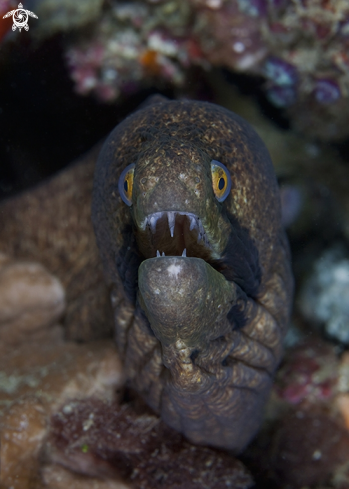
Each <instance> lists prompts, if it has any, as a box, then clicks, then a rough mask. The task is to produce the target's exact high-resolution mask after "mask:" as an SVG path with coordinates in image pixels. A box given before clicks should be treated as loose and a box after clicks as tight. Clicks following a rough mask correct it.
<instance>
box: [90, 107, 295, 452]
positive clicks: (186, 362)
mask: <svg viewBox="0 0 349 489" xmlns="http://www.w3.org/2000/svg"><path fill="white" fill-rule="evenodd" d="M211 160H218V161H220V162H221V163H223V164H224V165H225V166H226V167H227V168H228V170H229V172H230V175H231V179H232V188H231V192H230V195H229V196H228V198H227V199H226V200H225V201H224V202H223V203H219V202H218V201H217V199H216V198H215V195H214V193H213V190H212V179H211V169H210V162H211ZM131 163H135V165H136V166H135V172H134V189H133V196H132V202H133V204H132V206H130V207H128V206H127V205H125V204H124V203H123V202H122V200H121V198H120V196H119V193H118V179H119V176H120V174H121V172H122V170H123V169H124V168H125V167H126V166H127V165H130V164H131ZM160 211H177V212H184V213H185V212H187V213H193V214H195V215H197V216H198V218H199V220H200V222H201V223H202V225H203V228H204V230H205V232H206V242H205V244H204V243H203V241H201V242H200V243H197V239H196V238H197V235H196V234H195V231H190V230H189V220H188V219H187V218H186V217H184V216H181V217H180V218H177V220H176V225H175V230H174V237H173V238H171V236H170V231H169V227H168V225H167V221H166V219H162V220H160V221H159V222H158V224H157V228H156V233H155V234H152V233H151V231H150V228H149V226H146V217H147V216H148V215H149V214H151V213H154V212H160ZM92 217H93V224H94V228H95V232H96V236H97V244H98V246H99V249H100V252H101V255H102V260H103V263H104V269H105V274H106V277H107V279H108V282H109V283H110V284H112V287H113V292H112V305H113V308H114V318H115V326H116V337H117V343H118V346H119V349H120V352H121V355H122V358H123V360H124V365H125V373H126V376H127V379H128V381H129V383H130V385H132V386H133V387H134V388H135V389H136V390H138V391H139V392H140V393H141V395H142V396H143V397H144V398H145V399H146V401H147V402H148V403H149V405H150V406H151V407H152V408H153V409H154V410H155V411H156V412H158V413H159V414H160V415H161V416H162V418H163V419H164V420H165V421H166V422H167V423H168V424H169V425H170V426H172V427H174V428H175V429H177V430H178V431H181V432H182V433H183V434H184V435H185V436H187V437H188V438H189V439H190V440H191V441H193V442H194V443H199V444H209V445H213V446H217V447H223V448H227V449H231V450H234V451H235V452H239V451H241V450H242V449H243V448H244V447H245V446H246V445H247V443H248V442H249V441H250V440H251V438H252V437H253V436H254V434H255V433H256V431H257V429H258V427H259V425H260V422H261V418H262V413H263V405H264V402H265V400H266V398H267V396H268V393H269V390H270V387H271V384H272V378H273V374H274V371H275V369H276V367H277V365H278V363H279V361H280V357H281V354H282V339H283V336H284V334H285V331H286V327H287V322H288V318H289V313H290V305H291V300H292V286H293V283H292V276H291V271H290V264H289V251H288V245H287V240H286V238H285V234H284V231H283V229H282V227H281V224H280V203H279V195H278V188H277V183H276V179H275V175H274V172H273V167H272V163H271V161H270V157H269V155H268V152H267V150H266V148H265V146H264V144H263V142H262V141H261V140H260V138H259V137H258V136H257V134H256V133H255V132H254V130H253V129H252V128H251V127H250V126H249V124H248V123H247V122H246V121H244V120H243V119H241V118H240V117H238V116H237V115H235V114H233V113H232V112H230V111H228V110H225V109H223V108H221V107H218V106H216V105H212V104H208V103H200V102H192V101H185V102H173V101H166V100H161V101H159V100H158V101H157V103H154V104H152V105H149V106H148V107H145V108H143V109H141V110H139V111H137V112H136V113H135V114H133V115H131V116H130V117H128V118H127V119H126V120H125V121H124V122H122V123H121V124H119V125H118V126H117V127H116V128H115V129H114V131H112V133H111V135H110V136H109V138H108V139H107V141H106V143H105V145H104V147H103V149H102V151H101V154H100V156H99V159H98V162H97V166H96V170H95V185H94V193H93V206H92ZM183 248H186V250H187V257H181V254H182V251H183ZM157 250H159V251H160V252H164V253H165V255H166V256H165V257H158V258H157V257H156V251H157ZM168 255H170V256H168Z"/></svg>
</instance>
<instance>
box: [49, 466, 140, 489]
mask: <svg viewBox="0 0 349 489" xmlns="http://www.w3.org/2000/svg"><path fill="white" fill-rule="evenodd" d="M41 476H42V483H43V485H44V487H47V488H49V489H67V488H69V489H131V486H130V485H129V484H125V483H123V482H120V481H115V480H112V479H108V480H101V479H98V478H96V477H90V478H87V477H85V476H84V475H80V474H75V473H74V472H71V471H69V470H67V469H65V468H64V467H62V466H60V465H55V464H49V465H45V466H44V467H43V469H42V470H41Z"/></svg>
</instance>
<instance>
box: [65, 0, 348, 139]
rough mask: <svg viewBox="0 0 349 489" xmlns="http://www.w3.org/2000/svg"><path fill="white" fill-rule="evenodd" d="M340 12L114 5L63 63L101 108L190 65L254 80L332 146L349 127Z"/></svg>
mask: <svg viewBox="0 0 349 489" xmlns="http://www.w3.org/2000/svg"><path fill="white" fill-rule="evenodd" d="M86 8H87V7H86ZM348 14H349V6H348V4H347V2H345V1H338V0H328V1H326V2H324V1H323V0H309V1H304V2H301V1H300V0H292V1H286V0H273V1H271V0H269V1H267V0H224V1H223V0H191V1H190V2H184V1H181V0H167V1H162V2H152V1H148V2H140V1H136V0H135V1H132V2H128V3H117V2H112V3H111V5H110V8H109V10H108V11H100V13H99V16H95V17H96V22H95V25H94V28H93V29H92V30H91V33H90V34H89V35H88V36H86V35H85V34H83V35H82V36H81V38H80V39H79V37H78V38H77V40H75V41H74V42H72V43H71V45H70V47H68V49H67V54H66V57H67V63H68V66H69V71H70V74H71V77H72V78H73V80H74V82H75V86H76V90H77V92H78V93H81V94H86V93H90V92H94V93H95V94H96V95H97V96H98V98H100V99H101V100H103V101H107V102H110V101H112V100H114V99H115V98H117V97H118V96H119V95H120V93H128V92H130V91H134V90H136V89H137V88H138V87H141V86H147V85H149V84H152V85H156V86H158V87H159V88H161V87H162V86H164V85H166V84H167V85H168V84H172V85H174V86H177V87H180V86H183V84H184V83H185V82H186V81H189V80H188V78H187V76H188V68H190V67H191V66H196V65H199V66H201V67H203V68H205V69H207V68H209V67H210V66H225V67H228V68H230V69H231V70H233V71H239V72H244V73H247V74H250V75H259V76H261V77H263V78H264V80H265V83H264V88H265V91H266V94H267V97H268V98H269V99H270V101H271V102H272V103H273V104H275V105H276V106H279V107H285V108H287V107H290V108H291V110H290V112H289V113H290V115H291V116H292V117H293V118H294V124H295V126H296V127H299V128H300V129H301V130H304V131H306V132H308V133H312V134H313V135H315V136H319V137H322V138H323V139H338V138H342V137H344V135H345V134H347V129H346V128H347V127H348V124H346V125H345V127H346V128H345V127H343V123H342V121H343V120H347V113H348V110H347V108H348V105H349V99H348V87H349V68H348V66H349V62H348V57H347V54H346V53H347V49H348V46H349V34H348V32H349V31H348V22H347V21H346V19H347V16H348ZM66 16H67V17H68V13H67V12H66ZM97 17H98V21H97ZM68 25H69V23H68ZM292 107H293V109H295V108H297V110H293V109H292ZM298 112H300V114H301V115H300V114H299V113H298ZM303 113H304V114H307V113H309V114H308V117H311V118H312V120H314V124H313V125H312V127H309V126H310V125H309V124H304V123H302V115H303ZM323 114H325V115H326V114H327V118H326V117H325V120H324V121H323V122H321V120H317V121H316V123H315V120H316V119H319V115H322V117H321V119H323V118H324V117H323ZM326 119H327V120H326ZM330 124H332V126H330ZM331 127H332V128H331Z"/></svg>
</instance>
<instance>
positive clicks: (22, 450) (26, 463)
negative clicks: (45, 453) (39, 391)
mask: <svg viewBox="0 0 349 489" xmlns="http://www.w3.org/2000/svg"><path fill="white" fill-rule="evenodd" d="M1 421H2V423H1V432H0V441H1V444H0V467H1V471H0V484H1V487H6V488H7V487H12V488H13V489H29V488H30V487H38V478H39V477H38V475H39V458H38V455H39V452H40V449H41V444H42V442H43V440H44V437H45V436H46V433H47V413H46V411H45V408H44V406H43V405H42V403H41V402H40V401H39V400H38V399H35V398H27V399H21V400H19V401H17V402H15V403H14V404H13V406H12V407H11V408H10V409H9V411H8V412H7V413H6V415H5V416H4V417H3V419H2V420H1Z"/></svg>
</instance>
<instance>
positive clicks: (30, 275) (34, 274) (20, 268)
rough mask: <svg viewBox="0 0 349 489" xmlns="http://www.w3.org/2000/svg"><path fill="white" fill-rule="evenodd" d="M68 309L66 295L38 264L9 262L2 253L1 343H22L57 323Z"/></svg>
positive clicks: (0, 294)
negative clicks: (37, 332) (35, 332)
mask: <svg viewBox="0 0 349 489" xmlns="http://www.w3.org/2000/svg"><path fill="white" fill-rule="evenodd" d="M64 309H65V292H64V289H63V287H62V285H61V283H60V282H59V280H57V278H56V277H54V276H53V275H51V274H49V273H48V272H47V270H45V268H44V267H43V266H42V265H40V264H38V263H30V262H18V261H13V260H10V259H9V258H7V257H5V255H3V254H1V253H0V341H2V342H4V343H7V344H13V343H17V342H21V341H23V339H25V338H26V337H28V335H30V334H32V333H33V331H38V330H42V329H43V328H45V327H47V326H48V325H51V324H53V323H55V322H56V321H57V320H58V319H59V318H60V316H62V313H63V311H64Z"/></svg>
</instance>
